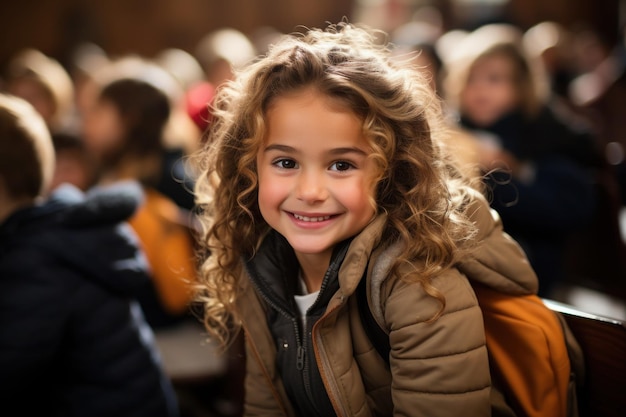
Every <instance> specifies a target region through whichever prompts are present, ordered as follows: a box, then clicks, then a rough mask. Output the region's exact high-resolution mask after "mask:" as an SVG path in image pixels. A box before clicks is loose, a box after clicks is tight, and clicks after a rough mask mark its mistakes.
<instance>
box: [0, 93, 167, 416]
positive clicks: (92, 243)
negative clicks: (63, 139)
mask: <svg viewBox="0 0 626 417" xmlns="http://www.w3.org/2000/svg"><path fill="white" fill-rule="evenodd" d="M53 170H54V151H53V147H52V142H51V139H50V135H49V133H48V131H47V129H46V126H45V125H44V121H43V120H42V118H41V117H40V116H39V115H38V114H37V113H36V112H35V110H34V109H33V108H32V107H31V106H30V105H29V104H28V103H26V102H25V101H23V100H21V99H18V98H15V97H10V96H6V95H1V96H0V328H1V329H2V332H0V400H1V401H2V404H3V407H5V408H6V410H10V411H9V412H10V413H11V412H13V413H15V415H55V416H61V415H62V416H111V417H113V416H129V415H134V416H146V417H149V416H163V417H173V416H177V415H178V409H177V403H176V398H175V394H174V391H173V388H172V387H171V385H170V382H169V380H168V379H167V378H166V376H165V375H164V374H163V371H162V369H161V363H160V360H159V357H158V354H157V351H156V348H155V345H154V341H153V338H152V337H153V336H152V333H151V330H150V328H149V327H148V326H147V324H146V323H145V321H144V318H143V315H142V313H141V309H140V308H139V306H138V304H137V302H136V301H131V300H132V299H133V298H134V297H135V296H136V295H137V294H139V293H141V292H142V291H144V289H145V288H146V287H148V285H149V276H148V275H147V266H146V264H145V260H144V258H143V255H142V253H141V252H140V250H139V248H138V246H137V241H136V238H135V237H134V235H133V234H132V231H131V230H130V228H129V227H128V225H126V224H123V222H124V221H125V220H126V219H127V218H128V217H129V216H130V215H131V214H132V213H133V211H134V210H135V208H136V205H137V203H138V197H137V195H136V191H137V190H135V189H134V188H133V187H130V188H129V187H119V188H111V189H107V190H101V191H100V192H98V193H94V194H90V195H87V196H85V195H83V194H82V193H81V192H80V191H79V190H77V189H76V188H74V187H71V186H65V187H61V188H60V189H58V190H57V191H55V192H54V193H53V194H52V196H51V197H50V198H49V199H47V200H43V199H41V196H43V195H45V194H46V193H47V192H48V187H49V185H50V182H51V179H52V173H53Z"/></svg>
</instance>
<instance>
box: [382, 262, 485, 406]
mask: <svg viewBox="0 0 626 417" xmlns="http://www.w3.org/2000/svg"><path fill="white" fill-rule="evenodd" d="M433 285H434V286H435V287H436V288H437V289H438V290H439V291H440V292H441V293H442V294H443V296H444V297H445V299H446V306H445V309H444V311H443V312H442V315H441V316H440V317H439V318H438V319H437V320H435V321H434V322H428V320H429V319H430V318H432V317H433V316H434V315H435V314H436V312H437V311H438V310H439V309H440V307H441V304H440V303H439V302H438V301H437V300H436V299H435V298H433V297H430V296H428V295H426V294H425V293H424V291H423V289H422V288H421V286H420V285H416V284H409V283H406V282H404V281H402V280H393V279H391V280H389V282H387V283H386V284H385V285H384V288H383V291H384V293H383V294H384V296H386V297H387V299H386V302H385V303H384V304H385V312H384V317H385V321H386V324H387V328H388V329H390V333H389V339H390V344H391V352H390V366H391V373H392V385H391V391H392V399H393V403H394V415H396V416H407V415H410V416H428V417H437V416H442V417H443V416H454V415H458V416H460V415H463V416H489V415H490V375H489V362H488V358H487V350H486V347H485V334H484V329H483V320H482V314H481V312H480V308H479V307H478V305H477V301H476V298H475V295H474V292H473V290H472V288H471V286H470V284H469V283H468V281H467V279H466V278H465V277H464V276H463V275H462V274H461V273H459V272H458V270H456V269H452V270H449V271H448V272H446V273H444V274H443V275H441V276H440V277H438V278H437V279H435V280H434V281H433Z"/></svg>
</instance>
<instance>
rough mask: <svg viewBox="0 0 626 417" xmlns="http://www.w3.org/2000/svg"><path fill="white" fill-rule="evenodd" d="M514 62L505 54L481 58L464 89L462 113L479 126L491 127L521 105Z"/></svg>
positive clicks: (461, 101) (472, 70) (473, 68)
mask: <svg viewBox="0 0 626 417" xmlns="http://www.w3.org/2000/svg"><path fill="white" fill-rule="evenodd" d="M516 78H517V76H516V71H515V66H514V63H513V62H512V61H511V60H510V59H509V58H508V57H507V56H505V55H499V54H495V55H487V56H485V57H482V58H479V59H478V60H477V61H476V62H475V63H474V65H473V66H472V68H471V69H470V73H469V76H468V79H467V84H466V86H465V88H464V89H463V90H462V91H461V96H460V111H461V114H462V115H463V116H464V117H465V118H467V119H469V120H470V121H472V122H474V123H475V124H476V125H478V126H489V125H491V124H493V123H495V122H496V121H498V119H500V118H501V117H502V116H504V115H506V114H507V113H509V112H511V111H513V110H515V109H516V108H517V107H518V106H519V105H520V97H519V92H518V88H517V82H516Z"/></svg>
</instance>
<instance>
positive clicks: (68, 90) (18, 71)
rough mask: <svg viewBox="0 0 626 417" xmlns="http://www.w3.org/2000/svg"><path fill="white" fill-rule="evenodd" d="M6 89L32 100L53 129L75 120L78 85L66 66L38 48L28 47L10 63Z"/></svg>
mask: <svg viewBox="0 0 626 417" xmlns="http://www.w3.org/2000/svg"><path fill="white" fill-rule="evenodd" d="M6 90H7V92H8V93H9V94H12V95H15V96H17V97H21V98H23V99H24V100H26V101H28V102H29V103H30V104H31V105H32V106H33V107H34V108H35V110H37V112H38V113H39V114H40V115H41V117H43V119H44V121H45V122H46V125H47V126H48V128H49V129H50V131H51V132H52V133H56V132H58V131H62V130H65V129H68V128H69V127H70V126H69V125H70V124H71V121H72V116H73V110H74V109H73V106H74V86H73V84H72V79H71V78H70V75H69V74H68V72H67V71H66V70H65V68H63V66H62V65H61V64H60V63H59V62H58V61H57V60H55V59H54V58H51V57H48V56H46V55H45V54H43V53H42V52H40V51H38V50H36V49H24V50H23V51H20V53H18V54H16V55H15V56H14V57H13V58H12V59H11V62H10V63H9V68H8V76H7V85H6Z"/></svg>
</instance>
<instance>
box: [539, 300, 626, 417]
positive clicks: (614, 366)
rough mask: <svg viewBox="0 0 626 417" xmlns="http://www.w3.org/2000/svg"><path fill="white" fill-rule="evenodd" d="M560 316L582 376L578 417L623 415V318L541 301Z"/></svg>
mask: <svg viewBox="0 0 626 417" xmlns="http://www.w3.org/2000/svg"><path fill="white" fill-rule="evenodd" d="M544 303H545V304H546V305H547V306H548V307H549V308H550V309H552V310H553V311H557V312H559V313H561V314H562V315H563V317H564V318H565V321H566V322H567V324H568V326H569V327H570V329H571V331H572V333H573V334H574V337H575V338H576V340H577V341H578V343H579V344H580V347H581V349H582V351H583V356H584V360H585V375H584V381H583V385H582V388H581V390H580V391H579V393H578V407H579V412H580V417H621V416H624V415H626V414H625V413H626V325H625V323H624V321H621V320H616V319H612V318H608V317H603V316H599V315H595V314H590V313H586V312H584V311H581V310H579V309H576V308H574V307H572V306H570V305H567V304H563V303H558V302H555V301H552V300H545V299H544Z"/></svg>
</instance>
